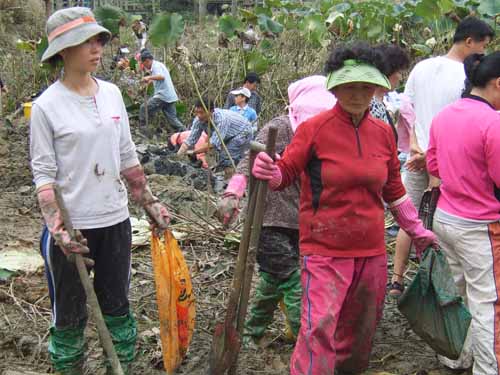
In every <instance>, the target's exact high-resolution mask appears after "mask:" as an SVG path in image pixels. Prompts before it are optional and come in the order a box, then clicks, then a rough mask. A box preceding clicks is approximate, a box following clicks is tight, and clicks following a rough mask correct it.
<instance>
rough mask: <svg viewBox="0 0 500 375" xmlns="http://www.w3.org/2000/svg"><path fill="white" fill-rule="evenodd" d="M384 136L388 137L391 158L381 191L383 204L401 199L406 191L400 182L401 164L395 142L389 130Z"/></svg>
mask: <svg viewBox="0 0 500 375" xmlns="http://www.w3.org/2000/svg"><path fill="white" fill-rule="evenodd" d="M386 136H387V137H388V139H387V143H388V145H389V148H390V150H391V158H390V160H389V162H388V163H387V169H388V171H387V182H386V184H385V185H384V187H383V189H382V197H383V199H384V201H385V202H387V203H391V202H394V201H396V200H398V199H399V198H401V197H403V196H404V195H405V194H406V190H405V188H404V186H403V182H402V181H401V173H400V169H401V163H400V161H399V159H398V151H397V147H396V140H395V139H394V135H393V134H392V131H391V129H389V128H388V129H387V133H386Z"/></svg>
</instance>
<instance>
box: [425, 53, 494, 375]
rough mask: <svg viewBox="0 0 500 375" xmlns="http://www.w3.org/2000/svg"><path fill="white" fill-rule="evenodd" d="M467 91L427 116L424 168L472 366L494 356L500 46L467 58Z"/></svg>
mask: <svg viewBox="0 0 500 375" xmlns="http://www.w3.org/2000/svg"><path fill="white" fill-rule="evenodd" d="M464 65H465V71H466V74H467V78H468V79H469V81H470V82H471V84H472V91H471V92H470V94H468V95H466V96H465V97H464V98H463V99H461V100H458V101H457V102H455V103H453V104H451V105H449V106H447V107H445V109H444V110H443V111H442V112H440V113H439V114H438V115H437V116H436V117H435V118H434V120H433V121H432V126H431V132H430V142H429V148H428V151H427V170H428V171H429V173H430V174H431V175H433V176H436V177H438V178H440V179H441V181H442V184H441V196H440V198H439V201H438V205H437V210H436V213H435V216H434V232H435V233H436V234H437V236H438V238H439V242H440V245H441V248H442V251H443V252H444V253H445V254H446V257H447V259H448V263H449V264H450V268H451V270H452V273H453V278H454V280H455V283H456V285H457V287H458V288H459V290H460V292H461V293H462V295H463V296H464V298H465V300H466V301H467V304H468V307H469V309H470V312H471V314H472V318H473V320H472V324H471V328H470V330H471V331H470V332H469V336H470V338H471V339H472V340H471V341H472V352H473V356H474V369H473V373H474V374H475V375H477V374H498V370H499V365H498V362H499V360H500V300H499V299H498V295H499V294H500V189H499V187H500V114H499V113H497V112H496V110H499V109H500V52H495V53H492V54H490V55H488V56H484V55H479V54H474V55H472V56H470V57H468V58H467V59H466V60H465V62H464Z"/></svg>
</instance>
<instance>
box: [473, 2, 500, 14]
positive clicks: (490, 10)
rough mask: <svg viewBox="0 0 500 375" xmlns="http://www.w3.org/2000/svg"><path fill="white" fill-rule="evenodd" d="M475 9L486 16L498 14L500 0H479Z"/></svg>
mask: <svg viewBox="0 0 500 375" xmlns="http://www.w3.org/2000/svg"><path fill="white" fill-rule="evenodd" d="M477 11H478V12H479V13H481V14H484V15H487V16H497V15H499V14H500V1H499V0H481V4H480V5H479V6H478V7H477Z"/></svg>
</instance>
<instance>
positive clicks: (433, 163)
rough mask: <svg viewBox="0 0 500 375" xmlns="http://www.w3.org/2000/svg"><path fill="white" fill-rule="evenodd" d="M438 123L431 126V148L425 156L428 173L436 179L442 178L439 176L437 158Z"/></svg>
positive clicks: (429, 147)
mask: <svg viewBox="0 0 500 375" xmlns="http://www.w3.org/2000/svg"><path fill="white" fill-rule="evenodd" d="M436 129H437V127H436V123H435V122H434V121H433V122H432V124H431V131H430V136H429V146H428V148H427V152H426V154H425V159H426V162H427V172H429V174H431V175H433V176H434V177H437V178H441V177H440V176H439V167H438V161H437V157H436Z"/></svg>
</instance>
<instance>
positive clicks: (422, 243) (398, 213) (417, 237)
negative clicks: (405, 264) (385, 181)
mask: <svg viewBox="0 0 500 375" xmlns="http://www.w3.org/2000/svg"><path fill="white" fill-rule="evenodd" d="M389 206H390V210H391V213H392V215H393V216H394V219H396V222H397V223H398V224H399V226H400V227H401V229H403V230H404V231H405V232H406V233H408V235H409V236H410V237H411V239H412V241H413V244H414V245H415V250H416V252H417V257H418V258H421V257H422V253H423V252H424V250H425V249H427V248H428V247H429V246H433V247H438V240H437V237H436V235H435V234H434V233H433V232H432V231H430V230H428V229H425V228H424V225H423V224H422V221H421V220H420V219H419V218H418V213H417V209H416V208H415V206H414V205H413V203H412V202H411V200H410V198H409V197H408V196H404V197H403V198H401V199H399V200H398V201H396V202H393V203H391V204H390V205H389Z"/></svg>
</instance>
